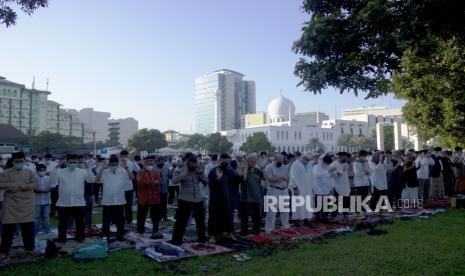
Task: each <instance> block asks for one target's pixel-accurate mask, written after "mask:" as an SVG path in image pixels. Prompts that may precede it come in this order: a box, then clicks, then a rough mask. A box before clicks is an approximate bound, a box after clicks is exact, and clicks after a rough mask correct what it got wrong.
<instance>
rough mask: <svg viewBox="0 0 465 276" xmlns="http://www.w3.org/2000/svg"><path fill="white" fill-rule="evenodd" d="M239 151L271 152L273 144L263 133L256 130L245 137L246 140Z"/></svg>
mask: <svg viewBox="0 0 465 276" xmlns="http://www.w3.org/2000/svg"><path fill="white" fill-rule="evenodd" d="M240 150H241V151H244V152H247V153H254V152H262V151H265V152H273V145H272V144H271V143H270V141H268V138H267V137H266V135H265V133H263V132H256V133H254V134H252V135H251V136H249V137H247V140H246V141H245V143H244V144H243V145H242V146H241V148H240Z"/></svg>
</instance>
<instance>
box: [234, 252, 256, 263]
mask: <svg viewBox="0 0 465 276" xmlns="http://www.w3.org/2000/svg"><path fill="white" fill-rule="evenodd" d="M233 257H234V259H235V260H236V261H238V262H245V261H248V260H251V259H252V257H249V256H247V255H246V254H234V255H233Z"/></svg>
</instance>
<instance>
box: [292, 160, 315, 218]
mask: <svg viewBox="0 0 465 276" xmlns="http://www.w3.org/2000/svg"><path fill="white" fill-rule="evenodd" d="M289 187H290V188H291V189H294V188H298V189H299V195H300V196H303V197H304V198H305V199H306V197H307V196H312V195H313V191H312V190H313V162H312V161H310V162H308V163H307V165H304V163H302V162H301V161H300V160H299V161H296V162H294V163H293V164H292V166H291V172H290V179H289ZM312 217H313V214H312V213H311V212H310V211H308V210H307V208H306V207H305V204H304V206H296V210H295V212H294V213H292V219H296V220H301V219H311V218H312Z"/></svg>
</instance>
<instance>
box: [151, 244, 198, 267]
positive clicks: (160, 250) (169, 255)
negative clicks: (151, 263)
mask: <svg viewBox="0 0 465 276" xmlns="http://www.w3.org/2000/svg"><path fill="white" fill-rule="evenodd" d="M143 253H144V255H145V256H147V257H149V258H152V259H154V260H156V261H157V262H160V263H161V262H168V261H175V260H180V259H184V258H189V257H193V256H194V255H192V254H191V253H189V252H186V251H185V250H184V249H182V248H181V247H179V246H175V245H172V244H170V243H167V242H157V243H155V244H151V245H150V246H148V247H146V248H145V249H143Z"/></svg>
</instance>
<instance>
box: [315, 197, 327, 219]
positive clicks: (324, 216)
mask: <svg viewBox="0 0 465 276" xmlns="http://www.w3.org/2000/svg"><path fill="white" fill-rule="evenodd" d="M323 197H325V195H315V196H314V197H313V200H314V203H313V204H314V207H315V206H316V205H317V200H318V199H319V198H320V199H319V200H320V201H321V209H320V210H319V211H317V212H315V221H316V222H327V221H328V214H329V213H328V212H325V211H324V207H325V206H324V205H325V201H324V200H323Z"/></svg>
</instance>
